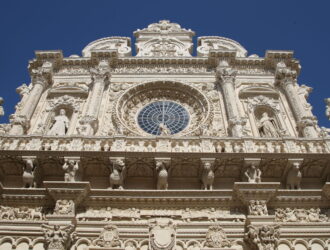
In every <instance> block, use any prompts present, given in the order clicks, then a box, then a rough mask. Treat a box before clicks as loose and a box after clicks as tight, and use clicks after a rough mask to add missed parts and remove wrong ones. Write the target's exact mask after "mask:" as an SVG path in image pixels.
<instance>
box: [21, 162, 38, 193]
mask: <svg viewBox="0 0 330 250" xmlns="http://www.w3.org/2000/svg"><path fill="white" fill-rule="evenodd" d="M34 170H35V166H34V163H33V159H26V160H25V165H24V167H23V176H22V178H23V187H25V188H35V187H37V185H36V182H35V175H34V172H35V171H34Z"/></svg>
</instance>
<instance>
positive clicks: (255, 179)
mask: <svg viewBox="0 0 330 250" xmlns="http://www.w3.org/2000/svg"><path fill="white" fill-rule="evenodd" d="M244 177H245V179H246V181H247V182H250V183H259V182H261V170H260V169H259V168H257V167H256V166H255V165H254V164H251V165H250V166H249V167H248V169H247V170H246V171H245V172H244Z"/></svg>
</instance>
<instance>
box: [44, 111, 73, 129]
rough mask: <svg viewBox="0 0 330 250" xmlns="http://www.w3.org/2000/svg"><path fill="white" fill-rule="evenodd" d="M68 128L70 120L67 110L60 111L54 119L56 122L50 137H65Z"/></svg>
mask: <svg viewBox="0 0 330 250" xmlns="http://www.w3.org/2000/svg"><path fill="white" fill-rule="evenodd" d="M68 128H69V118H68V117H67V116H66V111H65V109H60V114H59V115H58V116H55V117H54V121H53V124H52V126H51V128H50V130H49V132H48V135H65V134H66V133H67V131H68Z"/></svg>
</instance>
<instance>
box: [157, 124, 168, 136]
mask: <svg viewBox="0 0 330 250" xmlns="http://www.w3.org/2000/svg"><path fill="white" fill-rule="evenodd" d="M159 131H160V135H171V130H170V129H169V128H168V127H167V125H166V124H165V123H160V124H159Z"/></svg>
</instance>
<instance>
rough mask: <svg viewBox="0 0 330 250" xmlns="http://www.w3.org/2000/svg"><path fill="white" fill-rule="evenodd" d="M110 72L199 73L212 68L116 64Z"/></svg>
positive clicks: (211, 70)
mask: <svg viewBox="0 0 330 250" xmlns="http://www.w3.org/2000/svg"><path fill="white" fill-rule="evenodd" d="M111 72H112V73H119V74H121V73H124V74H139V73H145V74H155V73H156V74H157V73H158V74H178V73H180V74H200V73H211V72H214V70H213V69H211V68H208V67H206V66H203V65H200V66H199V65H194V66H183V65H182V66H181V65H167V64H164V65H159V64H157V65H139V66H136V65H125V64H124V65H118V66H117V67H115V68H113V69H112V71H111Z"/></svg>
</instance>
